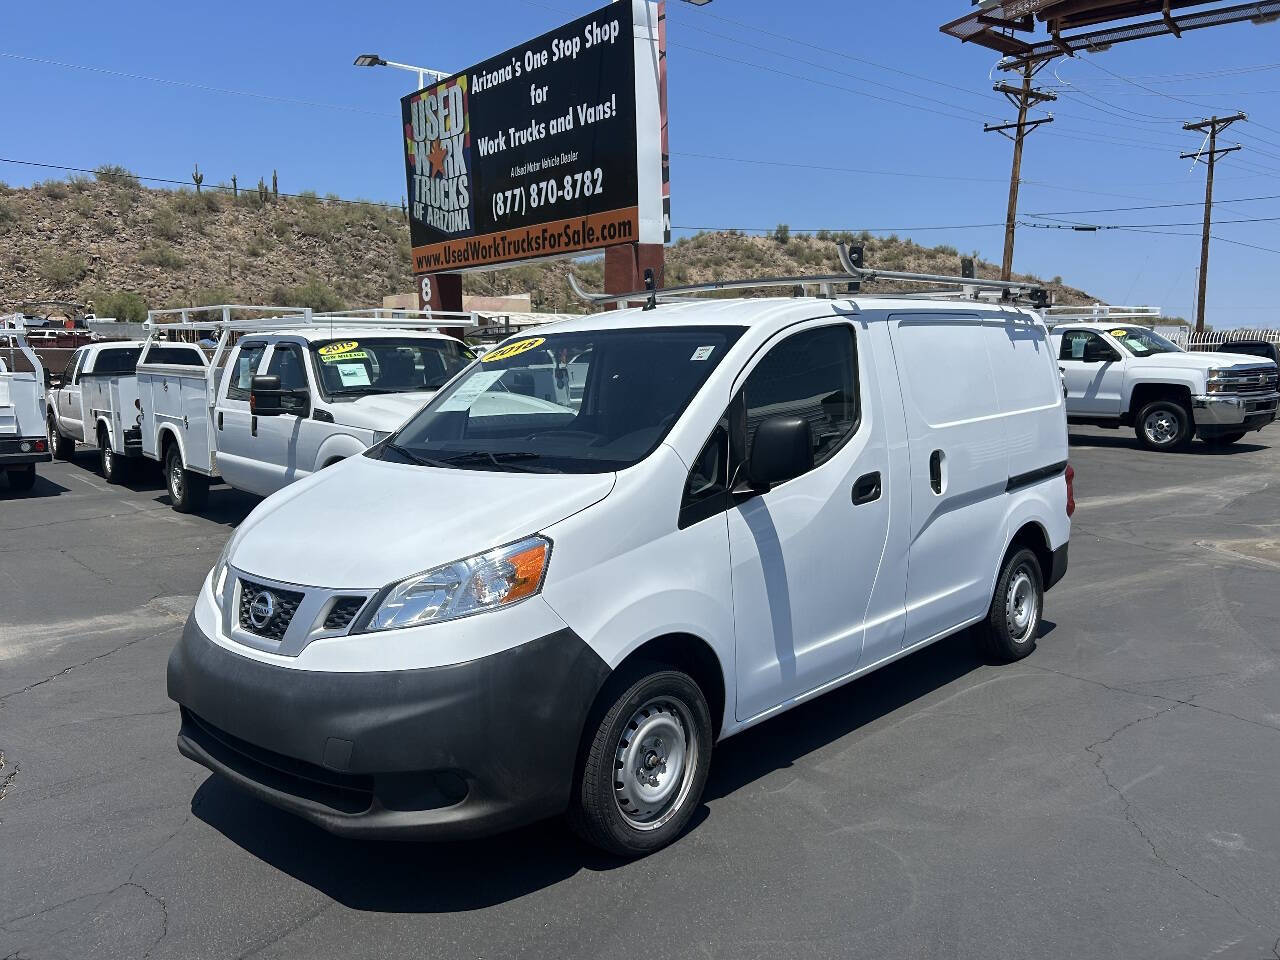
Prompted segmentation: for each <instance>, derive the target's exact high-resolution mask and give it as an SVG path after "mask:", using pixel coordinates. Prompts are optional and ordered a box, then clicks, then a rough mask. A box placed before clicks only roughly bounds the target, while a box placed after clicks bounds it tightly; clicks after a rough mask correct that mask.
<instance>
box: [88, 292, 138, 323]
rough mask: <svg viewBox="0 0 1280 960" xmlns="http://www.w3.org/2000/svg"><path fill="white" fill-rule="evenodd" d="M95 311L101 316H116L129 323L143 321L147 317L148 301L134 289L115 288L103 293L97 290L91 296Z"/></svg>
mask: <svg viewBox="0 0 1280 960" xmlns="http://www.w3.org/2000/svg"><path fill="white" fill-rule="evenodd" d="M90 299H92V300H93V307H94V312H95V313H97V314H98V316H100V317H115V318H116V319H117V320H124V321H127V322H129V323H142V321H144V320H146V319H147V301H145V300H143V299H142V297H140V296H138V294H136V293H134V292H133V291H132V290H113V291H110V292H107V293H102V292H100V291H97V290H95V291H94V292H93V294H92V296H91V298H90Z"/></svg>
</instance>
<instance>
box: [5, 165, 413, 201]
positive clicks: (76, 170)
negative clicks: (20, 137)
mask: <svg viewBox="0 0 1280 960" xmlns="http://www.w3.org/2000/svg"><path fill="white" fill-rule="evenodd" d="M0 163H15V164H20V165H21V166H24V167H40V168H42V169H45V170H64V171H67V172H69V173H88V174H92V175H94V176H97V175H98V171H96V170H90V169H89V168H88V167H71V166H67V165H66V164H61V163H37V162H36V161H34V160H14V159H12V158H10V157H0ZM128 175H129V176H130V177H132V178H133V179H135V180H145V181H147V182H148V183H174V184H177V185H178V186H182V187H189V186H192V184H191V182H190V181H189V180H175V179H173V178H171V177H144V176H142V175H141V174H137V173H129V174H128ZM204 189H205V190H221V191H223V192H224V193H232V192H234V191H235V190H236V188H235V187H229V186H226V185H225V184H210V185H209V186H206V187H204ZM244 192H245V193H252V192H255V191H254V190H253V188H251V187H246V188H245V191H244ZM273 196H279V197H294V198H297V199H299V200H316V201H319V200H321V199H323V200H324V201H325V202H326V203H354V204H359V205H361V206H366V207H386V208H388V209H390V210H403V209H404V208H403V207H402V206H401V205H400V204H398V203H383V202H381V201H379V200H348V199H346V198H344V197H339V196H337V195H336V194H326V195H325V196H324V197H319V196H312V195H311V194H302V193H285V192H283V191H280V192H278V193H275V194H273Z"/></svg>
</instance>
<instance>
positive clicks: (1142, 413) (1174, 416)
mask: <svg viewBox="0 0 1280 960" xmlns="http://www.w3.org/2000/svg"><path fill="white" fill-rule="evenodd" d="M1135 429H1136V431H1137V434H1138V442H1139V443H1141V444H1142V445H1143V446H1144V447H1146V448H1147V449H1148V450H1159V451H1168V450H1181V449H1182V448H1183V447H1185V446H1186V445H1187V444H1188V443H1189V442H1190V440H1191V415H1190V414H1189V413H1188V412H1187V408H1186V407H1184V406H1183V405H1182V404H1180V403H1178V402H1177V401H1175V400H1153V401H1152V402H1151V403H1148V404H1147V405H1146V406H1144V407H1143V408H1142V409H1141V410H1139V411H1138V419H1137V422H1136V424H1135Z"/></svg>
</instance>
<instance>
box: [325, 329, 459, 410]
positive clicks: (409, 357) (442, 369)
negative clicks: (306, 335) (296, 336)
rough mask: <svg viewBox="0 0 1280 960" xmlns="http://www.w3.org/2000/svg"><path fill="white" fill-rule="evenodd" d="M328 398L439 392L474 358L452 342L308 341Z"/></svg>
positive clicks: (403, 339)
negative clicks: (422, 391) (420, 391)
mask: <svg viewBox="0 0 1280 960" xmlns="http://www.w3.org/2000/svg"><path fill="white" fill-rule="evenodd" d="M311 352H312V354H313V355H314V357H315V361H316V369H317V370H318V371H319V373H320V389H321V391H322V392H323V393H324V395H325V396H326V397H346V396H363V395H366V394H370V393H412V392H414V391H416V390H437V389H439V388H440V387H441V386H443V385H444V384H446V383H448V382H449V380H450V379H451V378H452V377H453V375H454V374H455V373H457V372H458V371H459V370H461V369H462V368H463V367H465V366H466V365H467V364H468V363H470V362H471V361H472V360H474V359H475V354H473V353H472V352H471V350H470V349H468V348H467V347H465V346H463V345H462V344H461V343H458V342H457V341H456V340H444V339H427V338H425V337H369V338H361V339H359V340H319V341H316V342H315V343H313V344H312V345H311Z"/></svg>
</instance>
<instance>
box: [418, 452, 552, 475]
mask: <svg viewBox="0 0 1280 960" xmlns="http://www.w3.org/2000/svg"><path fill="white" fill-rule="evenodd" d="M541 459H542V454H540V453H534V452H533V451H531V450H505V451H501V452H498V453H493V452H492V451H489V450H472V451H470V452H468V453H459V454H455V455H454V456H452V457H445V458H443V462H444V463H446V464H448V465H451V466H461V465H462V464H464V463H484V462H486V461H487V462H489V463H491V464H493V465H494V466H495V467H497V468H498V469H499V470H521V471H524V472H526V473H559V472H560V471H558V470H553V469H551V468H550V467H534V466H525V465H522V464H521V463H519V462H517V461H527V460H541Z"/></svg>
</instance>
